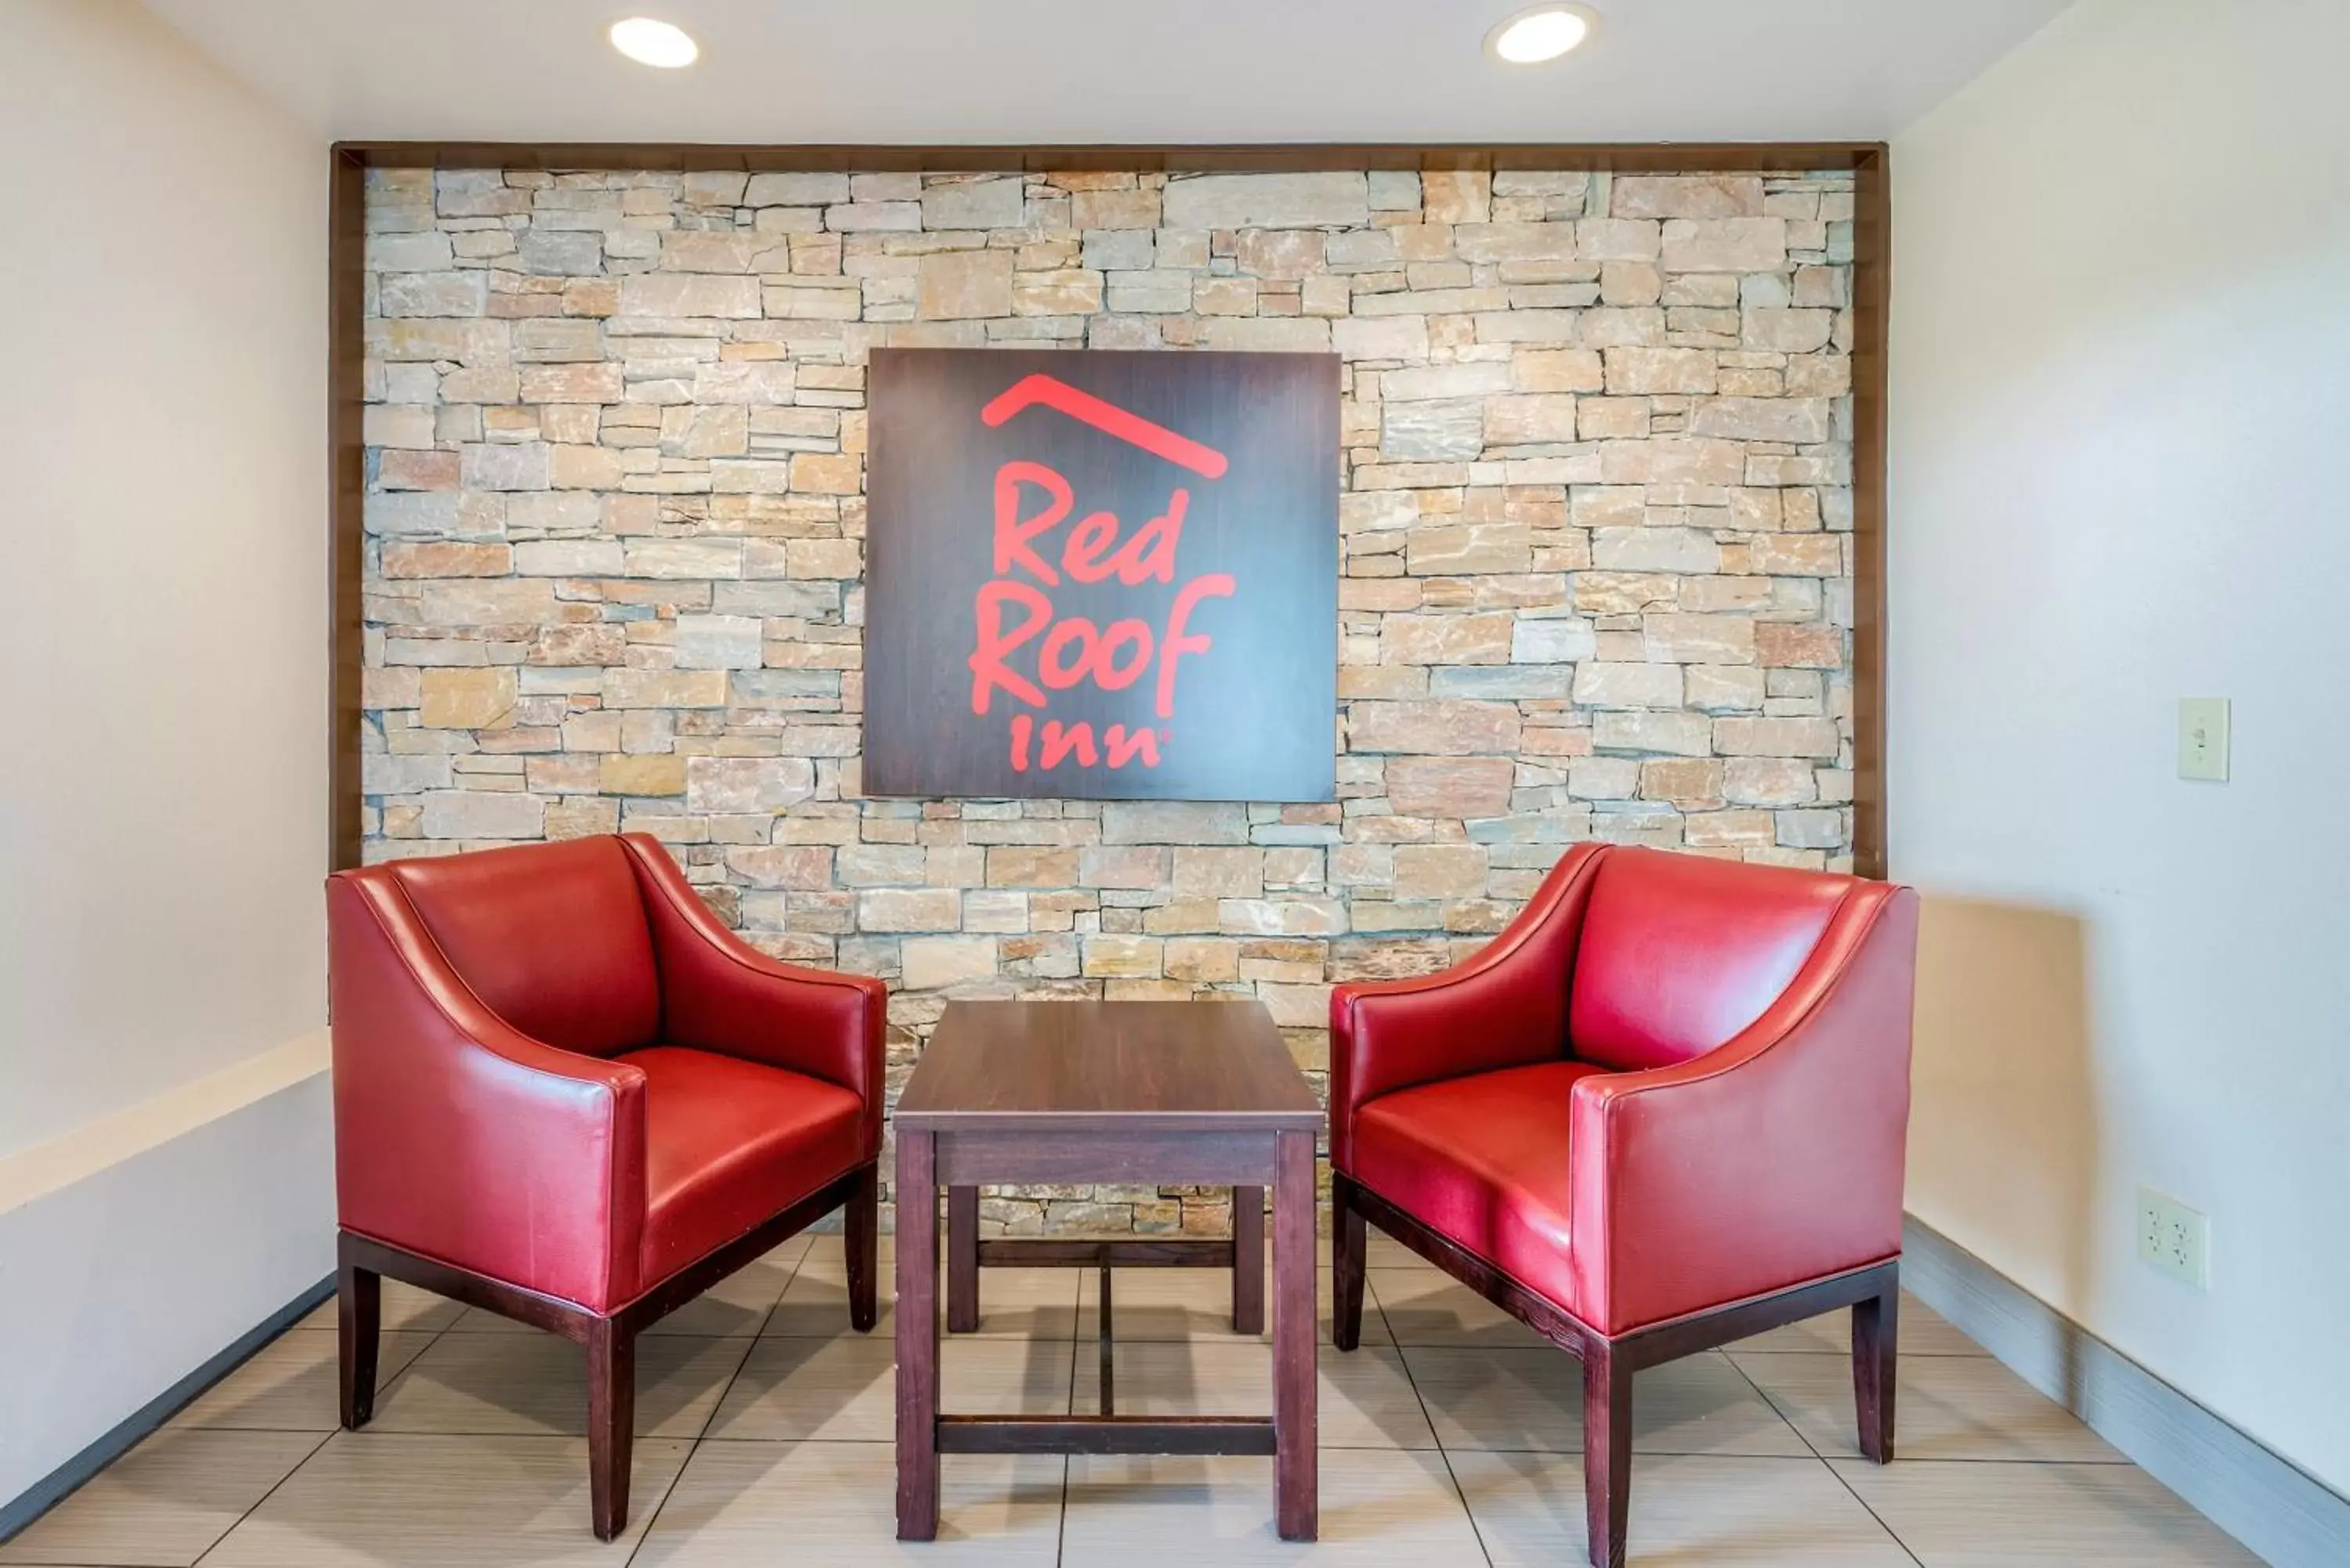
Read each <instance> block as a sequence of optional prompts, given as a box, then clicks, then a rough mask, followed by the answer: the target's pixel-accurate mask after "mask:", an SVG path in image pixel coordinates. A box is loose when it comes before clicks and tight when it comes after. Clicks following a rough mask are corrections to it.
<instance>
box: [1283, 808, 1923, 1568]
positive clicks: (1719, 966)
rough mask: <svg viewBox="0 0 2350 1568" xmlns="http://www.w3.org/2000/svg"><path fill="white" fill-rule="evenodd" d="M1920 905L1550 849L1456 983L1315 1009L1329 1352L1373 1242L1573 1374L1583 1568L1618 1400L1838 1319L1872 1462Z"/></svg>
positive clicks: (1872, 885)
mask: <svg viewBox="0 0 2350 1568" xmlns="http://www.w3.org/2000/svg"><path fill="white" fill-rule="evenodd" d="M1916 949H1917V896H1916V895H1915V894H1914V893H1912V892H1910V891H1909V890H1908V888H1897V887H1891V886H1887V885H1886V884H1884V883H1878V882H1865V881H1861V880H1858V879H1856V878H1854V877H1835V876H1826V875H1822V874H1818V873H1813V872H1803V871H1793V870H1784V869H1780V868H1776V867H1758V866H1745V865H1739V864H1733V863H1726V862H1722V861H1718V860H1709V859H1703V858H1700V857H1693V856H1685V855H1671V854H1666V853H1662V852H1659V851H1657V850H1649V849H1630V848H1612V847H1605V846H1597V845H1584V846H1578V847H1576V848H1575V849H1573V850H1570V851H1569V852H1568V853H1567V854H1566V855H1565V857H1563V858H1562V859H1561V860H1560V861H1559V863H1558V865H1557V867H1555V869H1554V870H1553V871H1552V872H1551V874H1550V876H1549V877H1548V878H1547V879H1546V880H1545V881H1544V883H1543V885H1542V887H1541V888H1540V889H1539V890H1538V891H1537V892H1536V893H1535V895H1534V898H1533V900H1532V901H1531V902H1530V903H1529V904H1528V905H1527V907H1526V909H1524V911H1523V913H1522V914H1521V915H1520V916H1519V918H1518V919H1516V920H1515V921H1514V922H1513V923H1512V924H1511V926H1510V927H1509V929H1506V930H1504V931H1503V933H1502V934H1501V936H1499V937H1498V938H1496V939H1495V940H1493V941H1492V943H1491V944H1490V945H1488V946H1487V947H1486V948H1484V949H1483V950H1482V951H1480V952H1479V953H1477V954H1476V956H1474V957H1473V958H1471V959H1469V960H1468V961H1465V962H1463V963H1461V964H1459V965H1456V966H1455V967H1454V968H1452V969H1450V970H1447V971H1444V972H1442V973H1440V974H1435V975H1430V976H1428V977H1425V978H1423V979H1417V980H1404V981H1384V982H1378V983H1371V984H1359V985H1341V986H1339V987H1337V988H1336V990H1335V991H1334V992H1332V993H1331V997H1330V1031H1331V1062H1330V1164H1331V1170H1332V1177H1333V1180H1332V1197H1333V1206H1334V1210H1335V1212H1334V1221H1335V1223H1334V1227H1333V1229H1334V1241H1333V1250H1334V1252H1335V1257H1334V1260H1333V1262H1334V1263H1335V1265H1336V1270H1335V1278H1336V1293H1337V1296H1336V1306H1337V1322H1336V1332H1335V1336H1334V1337H1335V1339H1336V1344H1337V1345H1338V1348H1339V1349H1341V1350H1351V1349H1353V1348H1354V1347H1355V1345H1356V1343H1357V1339H1358V1336H1359V1334H1360V1333H1361V1324H1362V1301H1363V1265H1364V1242H1365V1236H1364V1225H1365V1222H1366V1221H1368V1222H1369V1223H1371V1224H1374V1225H1377V1226H1378V1228H1379V1229H1380V1230H1382V1231H1386V1232H1388V1234H1390V1235H1392V1236H1394V1237H1395V1238H1396V1240H1398V1241H1400V1242H1402V1243H1403V1244H1404V1245H1406V1246H1408V1247H1409V1248H1411V1249H1412V1250H1413V1251H1416V1252H1419V1254H1420V1255H1421V1256H1423V1257H1425V1258H1427V1259H1428V1260H1429V1261H1430V1262H1433V1263H1435V1264H1437V1265H1438V1266H1439V1267H1440V1268H1442V1269H1444V1270H1446V1271H1448V1272H1451V1273H1452V1274H1453V1275H1454V1276H1456V1277H1457V1278H1459V1279H1461V1281H1463V1282H1466V1283H1467V1284H1469V1285H1471V1286H1472V1287H1473V1288H1475V1289H1476V1290H1478V1291H1480V1292H1481V1293H1483V1294H1484V1295H1486V1296H1487V1297H1489V1298H1490V1299H1491V1300H1492V1301H1493V1302H1495V1303H1498V1304H1499V1305H1501V1306H1502V1307H1503V1308H1504V1309H1506V1310H1507V1311H1509V1312H1510V1313H1512V1314H1514V1315H1515V1316H1517V1317H1518V1318H1519V1319H1521V1320H1522V1321H1523V1322H1524V1323H1526V1324H1529V1325H1531V1326H1532V1327H1534V1329H1535V1330H1536V1331H1537V1332H1539V1333H1541V1334H1544V1335H1545V1336H1547V1337H1548V1338H1549V1339H1550V1340H1552V1342H1553V1343H1555V1344H1556V1345H1559V1346H1560V1347H1561V1348H1563V1349H1565V1350H1566V1351H1568V1352H1569V1353H1570V1354H1572V1355H1575V1356H1576V1357H1578V1358H1579V1359H1580V1360H1581V1361H1582V1363H1583V1387H1584V1400H1583V1419H1584V1478H1585V1487H1586V1515H1587V1521H1588V1528H1589V1537H1590V1551H1591V1561H1592V1562H1593V1563H1595V1564H1597V1565H1598V1568H1613V1565H1615V1564H1619V1563H1622V1562H1623V1561H1624V1533H1625V1521H1626V1517H1627V1510H1628V1500H1629V1495H1630V1492H1629V1484H1630V1482H1629V1477H1630V1468H1631V1439H1632V1422H1631V1417H1632V1375H1633V1373H1634V1372H1635V1371H1636V1370H1638V1368H1640V1367H1642V1366H1654V1365H1656V1364H1658V1363H1659V1362H1663V1361H1669V1360H1672V1359H1674V1358H1676V1357H1679V1356H1682V1355H1690V1354H1692V1353H1694V1352H1697V1351H1700V1350H1706V1349H1711V1348H1712V1347H1713V1346H1715V1345H1722V1344H1725V1343H1727V1342H1729V1341H1731V1340H1733V1339H1739V1338H1742V1337H1744V1336H1745V1335H1747V1334H1755V1333H1759V1332H1761V1331H1762V1330H1763V1329H1766V1328H1772V1327H1774V1326H1776V1325H1778V1324H1783V1323H1791V1322H1794V1321H1795V1320H1797V1319H1799V1318H1804V1317H1809V1316H1813V1315H1814V1314H1818V1313H1822V1312H1825V1311H1828V1310H1830V1309H1831V1308H1835V1307H1840V1306H1846V1305H1849V1306H1851V1307H1852V1309H1853V1375H1854V1384H1855V1389H1856V1395H1857V1403H1858V1407H1859V1421H1860V1441H1861V1448H1862V1450H1863V1451H1864V1452H1865V1453H1866V1454H1867V1456H1868V1457H1869V1458H1870V1459H1874V1460H1876V1461H1877V1462H1878V1463H1880V1464H1882V1463H1884V1462H1885V1461H1887V1459H1891V1458H1892V1455H1893V1388H1894V1332H1895V1314H1896V1312H1897V1310H1898V1303H1899V1290H1898V1256H1899V1253H1900V1250H1901V1176H1902V1154H1903V1144H1904V1137H1905V1133H1906V1130H1907V1127H1908V1110H1909V1024H1910V1018H1909V1014H1910V992H1911V980H1912V971H1913V970H1914V968H1915V960H1916Z"/></svg>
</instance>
